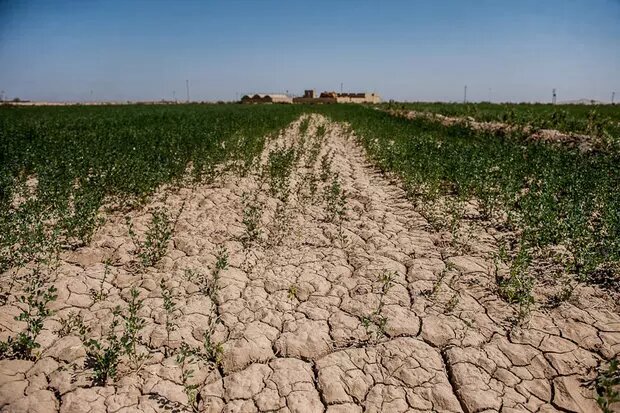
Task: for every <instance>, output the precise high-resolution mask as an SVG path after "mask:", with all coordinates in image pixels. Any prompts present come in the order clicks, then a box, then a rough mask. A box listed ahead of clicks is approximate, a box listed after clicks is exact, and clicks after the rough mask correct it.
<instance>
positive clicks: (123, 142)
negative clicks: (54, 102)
mask: <svg viewBox="0 0 620 413" xmlns="http://www.w3.org/2000/svg"><path fill="white" fill-rule="evenodd" d="M301 111H302V108H301V107H299V106H273V107H251V108H250V107H243V106H238V105H226V106H219V105H218V106H204V105H183V106H161V107H157V106H140V105H135V106H119V107H64V108H57V107H56V108H45V107H39V108H20V107H1V108H0V272H2V271H3V270H6V269H7V268H10V267H15V266H20V265H22V264H24V263H26V262H29V261H31V260H32V259H35V258H37V257H40V256H42V255H44V254H45V253H46V251H50V250H54V249H55V248H56V249H57V248H63V247H64V248H66V247H76V246H79V245H83V244H84V243H86V242H88V240H89V238H90V236H91V235H92V233H93V230H94V229H95V228H96V226H97V225H98V224H99V223H100V219H101V214H100V213H99V212H100V208H101V207H102V206H103V205H108V206H110V205H112V206H115V207H127V206H130V205H133V204H135V203H136V202H138V203H139V202H140V201H141V200H144V199H145V197H146V196H148V195H149V194H151V193H152V192H153V191H155V190H156V189H157V187H159V186H160V185H162V184H166V183H174V182H177V181H179V180H181V179H185V178H187V176H188V173H187V172H190V173H189V175H190V177H191V178H193V179H195V180H204V179H208V178H209V177H211V176H213V174H214V173H216V172H217V170H218V169H217V168H218V165H222V164H223V163H227V164H234V165H236V166H238V167H240V168H242V169H243V168H247V167H248V166H249V165H250V164H251V163H252V162H253V161H254V159H255V157H256V155H257V154H259V153H260V151H261V150H262V147H263V142H264V138H265V136H266V135H267V134H269V133H273V132H275V131H277V130H279V129H281V128H282V127H284V126H285V125H287V124H288V123H290V122H291V121H293V120H294V119H295V118H296V117H298V116H299V114H300V113H301Z"/></svg>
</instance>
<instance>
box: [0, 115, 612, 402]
mask: <svg viewBox="0 0 620 413" xmlns="http://www.w3.org/2000/svg"><path fill="white" fill-rule="evenodd" d="M308 118H309V125H310V126H309V128H308V131H307V133H305V134H302V133H301V132H300V128H299V126H300V124H301V123H302V120H299V121H297V122H295V123H293V124H291V125H290V127H289V128H287V129H286V130H284V131H283V132H282V133H281V134H280V136H279V137H277V138H274V139H271V140H270V141H268V143H267V146H266V149H265V152H264V154H263V156H262V158H261V162H260V164H259V165H257V166H256V168H255V169H254V170H253V171H252V172H251V173H249V174H246V175H245V176H239V175H238V174H233V173H231V172H227V173H225V174H224V175H222V176H220V177H219V178H217V179H216V180H215V181H214V182H212V183H210V184H201V185H198V186H193V187H192V186H187V187H184V188H181V189H162V190H161V191H160V193H159V194H158V196H157V197H156V200H154V201H153V203H152V204H151V205H148V206H147V207H146V208H144V209H143V210H142V211H135V212H132V213H131V214H130V219H131V221H132V222H133V223H134V224H133V226H134V231H135V232H136V234H137V235H136V236H137V237H138V238H139V239H144V237H145V232H146V230H147V227H148V225H149V221H150V219H151V211H153V208H156V207H157V208H165V209H166V210H167V211H169V212H170V214H171V215H172V216H174V218H175V223H174V228H173V232H172V238H171V240H170V241H169V245H168V248H167V252H166V254H165V256H164V257H163V258H162V259H161V260H160V261H159V262H158V263H157V264H155V265H154V266H147V267H144V266H142V265H140V263H139V260H138V258H137V257H136V251H135V249H136V244H135V242H134V241H132V238H131V237H130V236H129V228H128V225H127V223H126V220H125V216H124V215H122V214H120V213H118V214H112V215H111V216H108V217H106V223H105V225H104V226H103V227H101V228H100V229H99V230H98V231H97V233H96V234H95V236H94V238H93V240H92V243H91V244H90V245H89V246H88V247H85V248H81V249H78V250H76V251H73V252H65V253H63V254H62V255H61V259H60V262H59V263H58V267H57V268H56V269H55V270H54V271H53V272H52V273H50V274H49V277H50V282H52V283H53V284H54V285H55V286H56V287H57V289H58V298H57V300H56V301H54V302H53V303H52V308H53V310H54V311H55V312H54V314H53V316H51V317H49V318H48V319H47V320H46V322H45V326H44V330H43V331H42V333H41V334H40V336H39V337H38V339H37V341H38V342H39V343H40V344H41V347H40V348H39V356H38V358H37V359H36V361H24V360H2V361H0V406H1V407H2V411H4V412H56V411H58V412H63V413H70V412H71V413H73V412H93V413H94V412H109V413H112V412H119V413H120V412H138V411H139V412H159V411H192V409H193V408H195V410H196V411H201V412H270V411H277V412H289V411H290V412H324V411H326V412H330V413H336V412H338V413H344V412H362V411H365V412H408V411H410V412H429V411H436V412H492V411H502V412H517V411H518V412H521V411H524V412H525V411H529V412H543V411H576V412H596V411H599V407H598V405H597V403H596V401H595V393H594V390H593V388H592V386H591V385H589V384H588V381H591V380H592V379H593V378H595V377H596V368H597V366H598V365H599V363H600V362H601V361H606V360H609V359H611V358H613V357H615V356H616V355H617V354H618V351H619V350H620V316H619V314H618V312H617V310H616V308H617V307H616V306H615V305H616V304H615V303H614V302H613V301H612V300H611V298H610V297H609V296H608V295H607V294H606V293H605V292H603V291H601V290H598V289H596V288H594V287H588V286H579V287H577V289H576V290H575V292H574V294H573V297H572V298H571V299H570V300H569V301H568V302H564V303H562V304H560V305H559V306H557V307H555V308H543V307H541V306H536V307H535V308H534V309H533V310H532V311H531V313H530V314H529V315H528V317H527V320H525V321H524V322H522V323H519V324H515V321H514V320H515V315H516V313H517V311H518V309H516V308H515V307H514V306H511V305H509V304H507V303H505V302H504V301H502V300H501V299H500V298H499V297H498V294H497V287H496V282H495V278H494V277H495V276H494V268H495V267H494V261H493V258H492V255H493V254H492V253H493V252H494V251H496V250H497V241H496V238H495V234H494V233H493V232H492V231H488V232H485V231H483V230H480V231H479V232H478V233H477V234H476V236H475V237H473V238H471V239H470V241H469V244H470V245H468V248H467V254H466V255H465V254H455V253H449V251H450V250H449V249H446V248H445V247H444V240H443V238H442V235H441V234H439V233H436V232H434V231H432V230H431V227H430V226H429V224H428V223H427V221H426V220H425V219H424V218H423V216H422V215H421V214H420V213H418V212H416V210H415V208H414V207H413V206H412V204H411V203H410V202H409V201H408V200H407V199H406V197H405V193H404V191H403V190H402V189H401V187H400V186H399V183H398V182H397V181H395V180H392V179H390V178H389V177H386V176H384V175H382V174H380V173H379V172H377V171H376V170H374V169H373V167H372V166H371V165H370V164H369V162H368V161H367V159H366V157H365V154H364V152H363V150H362V149H361V148H360V147H359V146H358V144H357V143H356V142H355V139H354V138H353V137H352V136H351V134H350V132H349V131H348V129H347V128H346V127H345V126H344V125H340V124H334V123H330V122H328V121H327V120H326V119H325V118H323V117H321V116H319V115H311V116H309V117H308ZM319 127H320V128H319ZM323 128H324V130H325V134H324V136H322V131H323ZM287 148H288V149H290V148H294V149H295V150H296V152H295V153H296V154H297V155H298V156H296V158H295V161H294V168H293V170H292V173H291V175H290V176H289V177H288V179H284V180H282V181H279V182H275V183H274V181H271V180H270V177H269V175H268V174H267V172H266V171H268V169H269V168H268V165H269V154H270V153H275V152H273V151H277V150H281V149H287ZM302 148H303V149H302ZM313 150H314V152H315V153H314V155H313V154H312V153H313ZM319 150H320V152H318V154H317V152H316V151H319ZM330 154H331V156H332V157H331V158H330ZM330 159H331V162H330V161H329V160H330ZM261 171H262V172H261ZM321 175H323V176H321ZM285 178H286V176H285ZM274 188H275V189H274ZM341 188H342V189H344V193H345V196H344V198H342V197H332V198H330V197H329V196H327V195H325V194H326V193H330V192H329V189H332V192H331V193H332V194H334V193H335V194H339V192H338V190H339V189H341ZM342 207H344V208H345V209H342ZM339 212H342V213H341V214H339ZM256 217H258V218H257V220H258V221H256V222H254V221H252V220H253V218H256ZM327 218H331V219H327ZM252 222H254V223H256V224H257V229H258V230H257V231H256V232H255V233H254V234H255V235H256V236H255V237H254V238H255V239H252V237H251V236H249V233H248V231H249V230H248V228H249V227H248V225H251V224H252ZM226 255H227V265H219V266H218V265H216V261H217V260H218V258H220V260H221V259H222V257H224V256H226ZM106 263H107V264H106ZM218 268H223V269H221V270H218ZM104 277H105V279H104ZM162 280H163V284H164V286H165V287H166V288H167V289H169V290H171V291H172V294H173V301H174V302H175V303H176V309H174V310H173V311H172V313H171V314H172V318H171V320H170V319H169V322H170V321H171V322H172V323H173V324H174V325H175V326H176V328H174V329H173V330H174V331H171V333H170V337H168V334H167V332H166V310H165V309H164V302H163V298H162V288H161V286H160V283H161V282H162ZM205 286H206V287H205ZM132 288H135V289H136V290H137V291H138V292H139V298H140V299H142V300H143V304H142V306H141V308H140V309H139V311H138V316H139V317H140V318H142V319H143V320H144V321H145V323H144V326H143V327H142V328H141V329H139V333H138V335H139V337H140V339H141V340H140V344H139V345H138V347H137V350H136V353H137V354H138V355H141V356H140V357H137V358H136V357H134V360H130V358H129V357H128V356H127V355H124V356H123V357H122V358H121V362H120V365H119V368H118V373H117V375H116V377H115V378H114V379H109V380H108V381H107V384H106V385H105V386H93V385H92V374H93V371H92V369H88V368H85V361H86V347H85V345H84V344H83V338H80V335H79V334H78V332H76V331H75V329H71V328H68V326H69V322H68V320H76V315H78V316H81V319H82V321H83V325H84V326H87V327H89V328H90V329H91V331H90V333H88V334H89V336H90V337H92V338H96V339H102V337H103V338H105V337H107V336H108V335H109V333H110V331H109V329H110V325H111V323H112V318H113V310H114V308H115V307H116V306H117V305H119V306H120V307H121V308H122V309H124V311H126V310H125V309H127V307H128V303H129V302H130V291H131V290H132ZM91 290H92V291H91ZM19 312H20V309H19V306H18V305H17V304H16V303H15V302H11V301H9V303H8V304H6V305H5V306H3V307H2V308H1V310H0V331H2V333H1V334H0V339H6V337H7V336H8V335H12V336H14V335H15V334H16V333H17V332H19V331H21V330H22V329H23V328H24V325H23V323H22V322H16V321H14V319H13V318H14V317H15V316H16V315H17V314H19ZM70 314H72V315H70ZM120 327H122V326H120ZM205 337H206V339H207V342H208V343H210V344H211V350H212V352H211V353H209V352H208V350H205V347H204V342H205ZM218 344H221V348H220V349H221V351H219V349H216V350H213V348H217V347H218ZM182 346H183V348H185V349H186V350H187V349H195V351H194V355H193V356H192V357H188V358H187V359H186V360H185V361H184V362H183V361H182V360H181V361H179V360H178V358H177V354H178V353H179V352H180V349H181V348H182ZM205 354H206V355H205ZM190 370H193V372H191V373H189V371H190ZM183 372H185V373H186V374H185V375H184V374H183ZM184 377H185V380H184ZM188 395H189V396H190V397H189V398H188Z"/></svg>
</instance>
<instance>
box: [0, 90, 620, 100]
mask: <svg viewBox="0 0 620 413" xmlns="http://www.w3.org/2000/svg"><path fill="white" fill-rule="evenodd" d="M611 100H612V102H613V100H614V98H613V97H612V98H611ZM0 102H4V90H0Z"/></svg>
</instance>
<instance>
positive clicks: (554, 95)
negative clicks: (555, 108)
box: [551, 88, 557, 105]
mask: <svg viewBox="0 0 620 413" xmlns="http://www.w3.org/2000/svg"><path fill="white" fill-rule="evenodd" d="M556 98H557V95H556V93H555V88H554V89H553V96H552V97H551V103H552V104H554V105H555V101H556Z"/></svg>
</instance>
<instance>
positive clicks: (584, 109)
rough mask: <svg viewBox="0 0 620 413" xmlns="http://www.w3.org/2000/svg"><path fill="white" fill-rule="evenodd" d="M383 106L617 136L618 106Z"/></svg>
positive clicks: (514, 104) (407, 104)
mask: <svg viewBox="0 0 620 413" xmlns="http://www.w3.org/2000/svg"><path fill="white" fill-rule="evenodd" d="M379 107H382V108H390V109H400V110H413V111H418V112H427V113H437V114H440V115H444V116H452V117H472V118H474V119H475V120H477V121H484V122H504V123H507V124H510V125H519V126H526V125H527V126H531V127H533V128H540V129H556V130H559V131H561V132H565V133H578V134H605V133H607V134H609V135H611V136H614V137H615V138H616V141H617V140H618V136H620V106H619V105H552V104H543V103H534V104H532V103H506V104H495V103H467V104H462V103H431V102H417V103H392V104H390V103H384V104H381V105H379Z"/></svg>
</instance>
